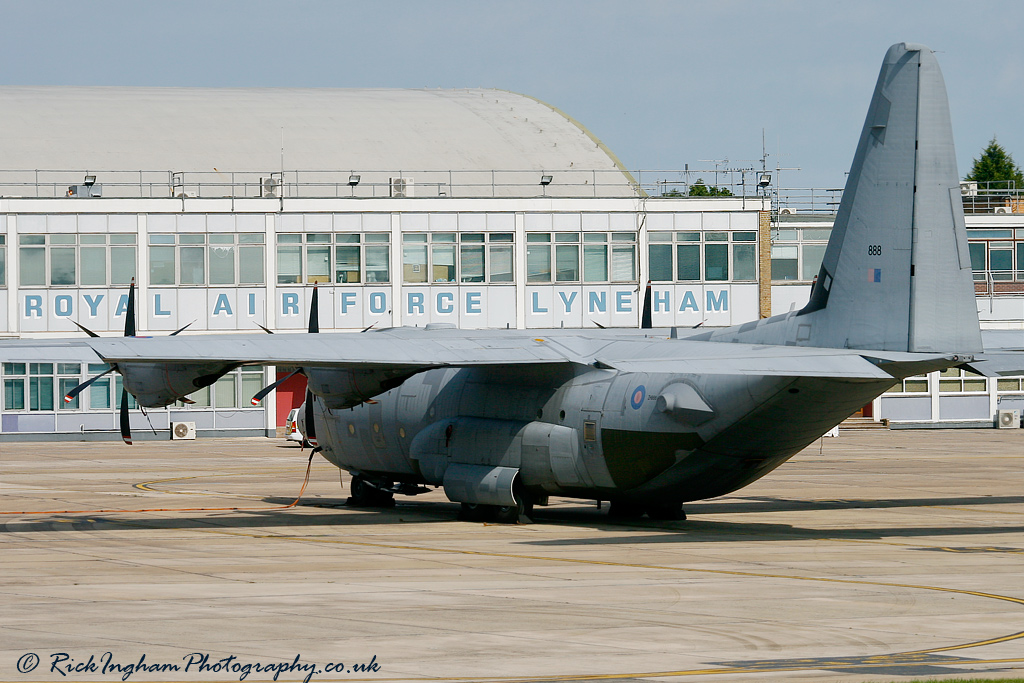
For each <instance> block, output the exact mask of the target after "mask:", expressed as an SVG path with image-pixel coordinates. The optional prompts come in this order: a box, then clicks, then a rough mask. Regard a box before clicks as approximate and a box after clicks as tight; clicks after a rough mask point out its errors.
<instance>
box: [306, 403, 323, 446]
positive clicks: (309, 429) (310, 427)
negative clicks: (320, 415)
mask: <svg viewBox="0 0 1024 683" xmlns="http://www.w3.org/2000/svg"><path fill="white" fill-rule="evenodd" d="M305 437H306V441H308V442H309V443H311V444H312V445H313V447H314V448H316V447H317V446H319V445H320V444H319V443H318V442H317V440H316V426H315V425H314V424H313V392H312V391H310V390H309V389H306V434H305Z"/></svg>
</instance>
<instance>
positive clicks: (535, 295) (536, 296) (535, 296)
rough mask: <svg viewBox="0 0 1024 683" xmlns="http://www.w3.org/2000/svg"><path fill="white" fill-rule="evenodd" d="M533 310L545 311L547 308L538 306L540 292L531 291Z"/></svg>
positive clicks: (536, 311)
mask: <svg viewBox="0 0 1024 683" xmlns="http://www.w3.org/2000/svg"><path fill="white" fill-rule="evenodd" d="M533 312H534V313H547V312H548V309H546V308H541V307H540V292H534V293H533Z"/></svg>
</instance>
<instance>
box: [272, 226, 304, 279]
mask: <svg viewBox="0 0 1024 683" xmlns="http://www.w3.org/2000/svg"><path fill="white" fill-rule="evenodd" d="M282 237H283V235H282ZM296 282H302V247H294V246H287V247H281V246H279V247H278V248H277V284H279V285H291V284H295V283H296Z"/></svg>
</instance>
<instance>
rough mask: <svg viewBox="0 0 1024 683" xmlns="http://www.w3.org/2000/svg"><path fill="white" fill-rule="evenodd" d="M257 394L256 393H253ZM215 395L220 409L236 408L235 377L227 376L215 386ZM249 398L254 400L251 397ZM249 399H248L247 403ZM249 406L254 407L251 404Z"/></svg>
mask: <svg viewBox="0 0 1024 683" xmlns="http://www.w3.org/2000/svg"><path fill="white" fill-rule="evenodd" d="M253 393H255V392H253ZM213 395H214V397H215V398H216V400H217V407H218V408H234V407H235V404H236V401H235V376H234V375H225V376H223V377H221V378H220V379H219V380H217V382H216V384H214V389H213ZM249 398H252V397H251V396H250V397H249ZM248 400H249V399H248V398H247V399H246V401H248ZM249 405H252V403H251V402H250V403H249Z"/></svg>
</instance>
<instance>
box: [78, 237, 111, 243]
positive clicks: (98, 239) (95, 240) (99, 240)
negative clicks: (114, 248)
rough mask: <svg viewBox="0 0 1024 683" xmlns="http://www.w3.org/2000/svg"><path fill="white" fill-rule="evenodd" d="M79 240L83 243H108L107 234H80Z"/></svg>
mask: <svg viewBox="0 0 1024 683" xmlns="http://www.w3.org/2000/svg"><path fill="white" fill-rule="evenodd" d="M78 241H79V242H80V243H81V244H106V243H107V236H106V235H79V236H78Z"/></svg>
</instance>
